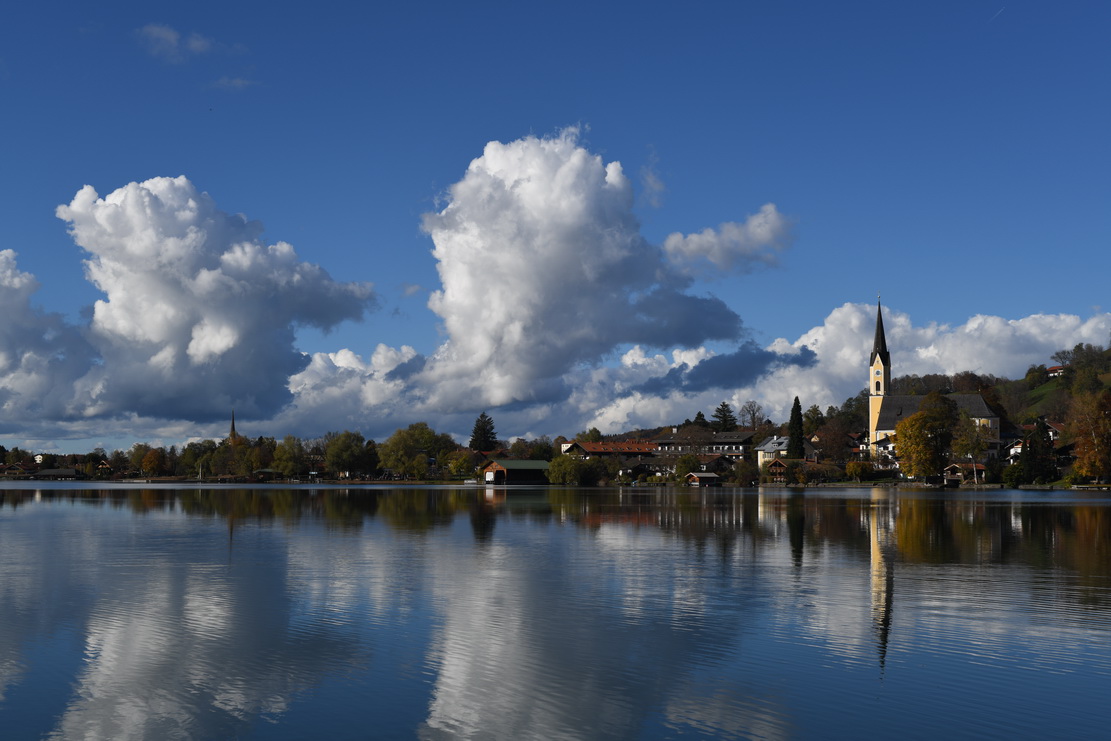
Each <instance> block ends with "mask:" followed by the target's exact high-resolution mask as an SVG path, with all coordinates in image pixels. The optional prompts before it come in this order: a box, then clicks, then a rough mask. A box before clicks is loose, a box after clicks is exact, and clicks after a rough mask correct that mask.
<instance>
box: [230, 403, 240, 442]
mask: <svg viewBox="0 0 1111 741" xmlns="http://www.w3.org/2000/svg"><path fill="white" fill-rule="evenodd" d="M237 437H239V435H237V434H235V410H234V409H232V410H231V432H229V433H228V439H229V440H234V439H235V438H237Z"/></svg>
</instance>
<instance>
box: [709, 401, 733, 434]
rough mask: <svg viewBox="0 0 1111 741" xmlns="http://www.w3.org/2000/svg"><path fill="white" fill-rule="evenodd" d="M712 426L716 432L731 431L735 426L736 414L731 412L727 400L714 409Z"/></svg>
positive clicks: (731, 409) (731, 408)
mask: <svg viewBox="0 0 1111 741" xmlns="http://www.w3.org/2000/svg"><path fill="white" fill-rule="evenodd" d="M711 416H712V417H713V418H714V424H713V427H714V429H715V430H717V431H718V432H732V431H733V430H734V429H736V427H737V415H735V414H733V407H731V406H729V402H727V401H723V402H722V403H721V404H719V405H718V408H717V409H715V410H714V413H713V415H711Z"/></svg>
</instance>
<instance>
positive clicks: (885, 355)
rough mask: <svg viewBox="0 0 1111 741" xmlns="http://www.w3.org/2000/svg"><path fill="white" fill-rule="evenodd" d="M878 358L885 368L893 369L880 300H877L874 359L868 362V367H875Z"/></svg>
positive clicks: (873, 344)
mask: <svg viewBox="0 0 1111 741" xmlns="http://www.w3.org/2000/svg"><path fill="white" fill-rule="evenodd" d="M876 357H879V359H880V360H882V361H883V364H884V365H885V366H887V367H889V368H890V367H891V353H889V352H887V335H886V334H884V331H883V308H882V307H881V306H880V302H879V299H878V298H877V299H876V338H875V339H874V340H873V341H872V357H871V358H870V359H869V360H868V365H874V364H875V362H876Z"/></svg>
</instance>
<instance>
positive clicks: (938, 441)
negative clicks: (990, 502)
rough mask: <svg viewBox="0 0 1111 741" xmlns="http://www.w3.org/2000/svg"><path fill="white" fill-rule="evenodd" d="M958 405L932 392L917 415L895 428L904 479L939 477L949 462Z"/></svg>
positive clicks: (923, 401)
mask: <svg viewBox="0 0 1111 741" xmlns="http://www.w3.org/2000/svg"><path fill="white" fill-rule="evenodd" d="M957 418H958V417H957V404H956V402H954V401H953V400H952V399H948V398H946V397H945V396H944V395H943V394H940V393H938V392H936V391H932V392H930V393H929V394H927V395H926V398H924V399H923V400H922V403H921V405H919V407H918V411H917V412H916V413H915V414H912V415H910V416H909V417H907V418H906V419H904V420H902V421H901V422H899V424H897V425H896V426H895V439H896V444H897V446H898V453H899V461H900V462H899V467H900V468H901V469H902V470H903V472H904V473H905V474H906V475H907V476H913V477H925V476H934V475H937V474H939V473H941V470H942V469H943V468H945V464H946V463H947V462H948V454H949V446H950V444H951V442H952V440H953V427H954V425H955V424H956V421H957Z"/></svg>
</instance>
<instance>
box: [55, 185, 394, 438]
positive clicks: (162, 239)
mask: <svg viewBox="0 0 1111 741" xmlns="http://www.w3.org/2000/svg"><path fill="white" fill-rule="evenodd" d="M57 215H58V217H59V218H61V219H63V220H65V221H66V222H68V223H69V231H70V234H71V235H72V236H73V239H74V241H75V242H77V244H78V245H80V246H81V247H83V248H84V249H85V250H86V251H87V252H88V255H89V257H88V259H86V260H85V271H86V275H87V276H88V278H89V280H90V281H91V282H92V283H93V284H94V285H95V286H96V287H97V288H99V289H100V290H101V291H103V292H104V294H105V296H106V297H105V298H104V299H102V300H99V301H97V302H96V303H95V305H94V307H93V314H92V321H91V324H90V327H89V330H88V335H89V338H90V340H91V342H92V343H93V344H94V346H95V347H96V349H97V350H98V351H99V353H100V355H101V359H102V362H101V363H100V364H98V365H95V366H93V367H92V368H90V369H89V372H88V373H87V374H86V376H85V377H84V378H83V379H81V381H80V382H79V383H78V392H79V398H78V402H79V403H82V404H83V405H84V409H85V414H87V415H90V416H91V415H104V414H117V413H121V412H124V411H134V412H137V413H139V414H141V415H149V416H154V417H162V418H171V419H173V418H186V419H193V420H203V419H215V418H220V419H222V418H224V417H226V416H227V414H228V412H229V410H230V409H231V408H232V407H235V408H236V409H239V410H241V412H242V414H244V415H245V416H268V415H270V414H273V413H275V412H276V411H278V410H279V409H280V408H281V407H282V406H284V405H285V404H286V403H288V402H289V401H290V399H291V398H292V397H291V393H290V391H289V388H288V383H289V378H290V376H292V375H294V374H296V373H299V372H300V371H301V370H303V369H304V367H305V366H306V365H307V364H308V358H306V357H305V356H304V355H303V354H302V353H300V352H299V351H297V350H296V349H295V348H294V346H293V340H294V327H295V326H297V325H308V326H314V327H319V328H322V329H329V328H331V327H333V326H335V325H336V324H338V323H340V322H342V321H345V320H358V319H360V318H361V317H362V316H363V314H364V312H365V311H366V310H368V309H369V308H371V307H373V305H374V302H375V297H374V292H373V290H372V288H371V286H370V285H369V284H366V283H338V282H336V281H334V280H332V278H331V277H330V276H329V275H328V273H327V272H326V271H324V270H323V269H322V268H320V267H319V266H317V265H313V264H311V263H306V262H303V261H301V260H300V259H299V258H298V256H297V253H296V252H295V251H294V249H293V247H291V246H290V245H289V244H286V243H284V242H278V243H277V244H273V245H266V244H264V243H263V242H262V241H261V240H260V235H261V232H262V226H261V225H260V224H259V223H257V222H252V221H248V220H247V219H246V218H244V217H243V216H241V215H231V214H227V213H225V212H223V211H221V210H220V209H218V208H217V207H216V204H215V202H214V201H213V200H212V198H211V197H210V196H209V195H208V194H206V193H202V192H199V191H197V189H196V188H195V187H194V186H193V184H192V183H190V182H189V180H187V179H186V178H185V177H177V178H154V179H151V180H147V181H146V182H143V183H129V184H128V185H126V186H124V187H122V188H119V189H118V190H115V191H113V192H112V193H110V194H108V195H107V196H105V197H103V198H101V197H100V196H98V194H97V193H96V191H95V190H94V189H93V188H92V187H91V186H85V187H84V188H82V189H81V190H80V191H79V192H78V193H77V195H76V196H75V197H74V199H73V201H72V202H71V203H70V204H69V205H64V206H59V207H58V209H57Z"/></svg>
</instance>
